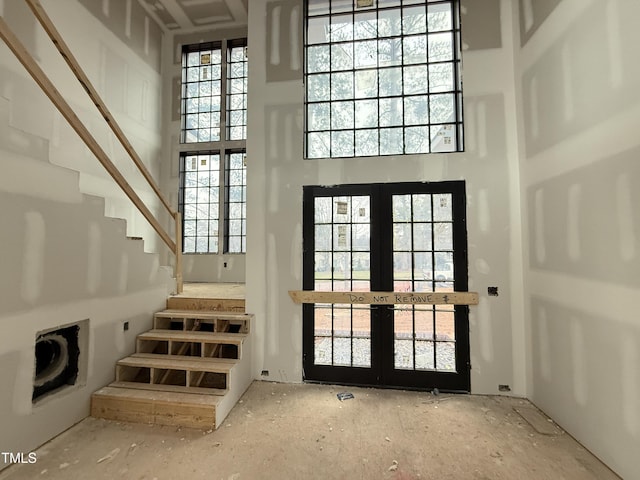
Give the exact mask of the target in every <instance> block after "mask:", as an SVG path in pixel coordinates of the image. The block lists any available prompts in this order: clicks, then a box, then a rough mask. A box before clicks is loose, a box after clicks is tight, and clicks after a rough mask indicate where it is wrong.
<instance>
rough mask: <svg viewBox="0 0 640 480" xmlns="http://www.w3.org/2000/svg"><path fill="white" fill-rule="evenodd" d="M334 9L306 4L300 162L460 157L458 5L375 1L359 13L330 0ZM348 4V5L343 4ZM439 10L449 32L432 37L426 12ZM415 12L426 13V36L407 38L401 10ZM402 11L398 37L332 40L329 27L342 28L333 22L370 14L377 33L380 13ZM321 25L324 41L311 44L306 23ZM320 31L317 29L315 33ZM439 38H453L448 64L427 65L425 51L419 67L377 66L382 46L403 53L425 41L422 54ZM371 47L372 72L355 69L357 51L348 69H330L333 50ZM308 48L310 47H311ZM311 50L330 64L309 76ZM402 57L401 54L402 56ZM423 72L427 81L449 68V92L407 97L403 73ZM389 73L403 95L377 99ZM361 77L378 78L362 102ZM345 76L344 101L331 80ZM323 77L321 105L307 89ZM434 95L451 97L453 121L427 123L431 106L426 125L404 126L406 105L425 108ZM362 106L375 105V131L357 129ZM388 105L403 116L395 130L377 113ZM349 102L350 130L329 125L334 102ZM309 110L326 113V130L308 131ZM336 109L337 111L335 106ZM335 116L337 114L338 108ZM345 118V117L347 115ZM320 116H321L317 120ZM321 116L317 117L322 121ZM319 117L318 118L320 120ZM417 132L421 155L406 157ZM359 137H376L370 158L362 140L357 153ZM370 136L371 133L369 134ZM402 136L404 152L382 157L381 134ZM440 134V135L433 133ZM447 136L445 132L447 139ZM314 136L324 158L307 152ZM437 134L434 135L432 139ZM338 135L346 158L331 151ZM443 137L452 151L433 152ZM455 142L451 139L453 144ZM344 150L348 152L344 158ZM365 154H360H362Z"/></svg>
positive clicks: (447, 0)
mask: <svg viewBox="0 0 640 480" xmlns="http://www.w3.org/2000/svg"><path fill="white" fill-rule="evenodd" d="M333 2H334V5H332V0H324V1H323V2H318V1H317V0H316V1H315V2H314V1H313V0H304V12H303V15H304V48H303V52H304V53H303V55H304V61H303V69H304V73H303V76H304V84H305V88H304V113H303V116H304V139H303V142H304V158H305V159H307V160H319V159H329V158H366V157H383V156H391V155H413V154H418V155H425V154H430V153H457V152H462V151H464V132H463V127H464V123H463V120H464V119H463V97H462V93H463V88H462V73H461V62H462V58H461V57H462V41H461V25H460V0H423V1H420V2H417V1H416V0H396V1H391V0H386V2H385V3H383V4H382V5H381V4H380V0H373V6H371V7H357V6H356V5H357V4H356V0H352V2H353V3H352V5H351V6H349V7H346V6H345V2H344V1H342V2H340V5H337V6H336V2H335V0H333ZM318 3H322V4H323V5H322V9H321V10H319V8H320V7H318V5H317V4H318ZM347 3H349V2H347ZM312 4H316V5H315V8H316V11H315V14H314V13H310V9H312V8H314V6H313V5H312ZM396 4H397V5H396ZM438 5H448V6H449V9H450V10H449V11H450V15H451V25H450V27H449V28H445V29H440V30H436V31H429V28H428V18H427V17H428V9H429V7H432V8H437V6H438ZM414 7H424V9H425V25H424V26H425V30H424V32H423V33H420V32H419V33H418V34H415V33H410V32H406V31H403V29H402V21H403V16H402V13H403V11H404V9H411V8H414ZM334 8H337V10H335V11H334V10H333V9H334ZM325 9H328V13H327V12H326V11H325ZM397 10H400V12H399V14H398V17H399V21H400V30H399V33H398V32H395V33H389V34H388V35H384V36H381V35H380V34H379V33H378V31H376V33H375V35H372V36H371V37H367V38H356V35H355V33H356V30H355V28H353V29H352V30H351V34H352V35H351V37H349V36H348V35H347V36H346V37H347V39H346V40H345V39H337V38H332V30H331V26H332V25H335V24H336V23H340V22H333V20H334V19H336V18H340V17H342V18H347V17H348V16H350V17H351V19H350V20H351V23H348V22H344V25H352V26H353V25H355V24H356V22H355V20H354V19H355V18H356V15H361V14H362V15H363V16H364V15H365V14H367V13H373V16H374V20H375V24H376V26H375V28H376V29H377V28H378V25H379V24H380V23H379V19H380V18H381V17H383V16H384V12H393V11H397ZM381 12H383V14H382V15H381ZM323 19H324V22H322V20H323ZM318 20H320V22H318V24H321V23H324V27H325V35H326V39H323V40H321V41H311V40H310V30H311V28H310V22H313V21H318ZM317 26H318V25H316V27H317ZM439 33H450V35H451V44H450V45H451V49H452V51H451V59H445V60H431V59H430V58H429V57H430V54H429V53H428V50H425V53H426V57H425V60H424V61H420V62H417V63H416V62H413V61H407V62H405V60H404V57H403V54H402V53H401V54H400V60H399V63H398V64H397V65H387V66H381V60H380V50H379V49H378V45H380V42H381V41H385V40H386V41H394V40H397V41H399V43H400V45H401V49H402V48H403V47H402V46H403V45H404V41H405V40H406V39H408V38H417V39H421V38H424V43H425V49H426V48H427V47H426V45H427V44H428V39H430V38H434V37H435V36H436V35H437V34H439ZM370 41H373V42H374V43H376V46H375V51H376V58H375V60H374V62H373V63H374V64H375V65H374V66H371V67H358V66H356V60H357V59H356V58H355V52H356V50H352V51H351V54H352V57H353V58H352V59H351V63H352V65H351V66H348V67H344V68H336V67H334V65H332V57H333V55H334V52H333V48H334V47H336V48H340V47H341V46H345V45H346V46H350V47H352V48H354V49H355V48H356V46H358V45H359V44H364V43H367V42H370ZM310 42H312V43H310ZM314 47H326V53H325V55H328V59H325V61H326V62H328V63H327V64H325V67H324V68H322V69H320V70H314V71H310V68H309V67H310V65H309V51H310V50H311V49H312V48H314ZM401 52H402V50H401ZM416 65H418V66H424V68H425V70H426V72H427V73H426V75H429V74H430V71H435V69H434V70H430V68H431V67H433V66H436V65H450V66H451V72H452V74H451V82H450V83H449V84H448V86H451V87H452V88H451V89H448V90H444V91H436V90H433V91H432V90H431V89H430V87H428V86H427V89H426V92H423V93H422V94H421V95H411V94H407V92H405V91H404V84H403V82H402V78H403V75H404V73H403V71H404V70H405V69H407V67H413V66H416ZM393 69H398V70H399V71H400V83H401V84H402V86H401V88H402V90H401V92H400V93H399V94H398V93H394V94H383V93H381V90H380V83H379V82H378V80H377V79H378V77H379V76H380V72H383V71H387V72H391V71H392V70H393ZM360 72H375V74H374V75H372V76H375V77H376V82H375V83H376V86H375V87H374V88H375V91H376V93H375V95H367V96H363V97H360V96H358V93H357V91H356V90H357V88H356V76H357V75H358V73H360ZM344 73H348V74H350V77H349V78H350V80H347V83H351V89H352V91H353V93H352V94H351V96H348V97H345V98H337V96H338V95H337V94H336V95H334V94H335V90H333V84H334V82H335V80H334V79H337V77H338V76H339V75H341V74H344ZM322 75H326V76H327V79H326V82H328V86H327V87H326V88H328V94H326V93H325V96H324V98H321V99H315V98H314V99H311V98H310V97H311V95H310V83H311V82H312V81H313V79H314V78H318V79H319V77H321V76H322ZM425 83H427V79H426V78H425ZM438 94H443V95H442V98H443V99H445V96H450V97H452V104H451V105H452V110H451V112H452V118H451V119H450V120H445V121H439V120H434V121H431V118H429V115H431V114H432V112H433V111H432V110H431V108H430V107H429V106H427V114H426V121H418V123H417V124H416V125H414V124H413V123H412V122H410V121H407V114H406V110H405V108H406V107H405V106H406V105H407V103H409V102H411V100H410V99H411V98H414V99H416V100H420V99H422V100H426V101H427V102H431V101H432V98H433V97H434V96H436V95H438ZM362 100H372V101H374V102H375V103H376V106H375V108H374V111H375V115H376V117H377V118H376V121H375V125H373V126H369V125H364V126H363V125H360V126H358V119H357V116H356V111H357V106H356V105H357V104H358V103H359V102H360V104H362V105H364V104H365V103H366V102H362ZM386 100H390V101H393V100H395V101H398V102H400V103H401V104H402V106H401V108H400V110H402V119H401V122H400V123H399V124H393V125H384V124H383V122H382V121H381V120H380V110H379V107H380V105H382V103H383V101H386ZM342 101H345V102H348V103H352V104H353V112H352V116H353V122H352V123H353V125H347V126H334V125H333V124H332V123H333V118H332V116H331V112H332V110H333V107H334V105H335V104H336V103H338V102H342ZM313 106H317V108H318V109H319V110H320V109H322V108H324V110H326V111H325V114H326V115H328V122H326V123H328V125H326V124H325V125H323V126H320V127H319V126H317V125H313V126H312V125H310V123H311V122H312V121H313V120H312V115H311V114H310V111H311V108H313ZM336 107H337V106H336ZM336 110H337V108H336ZM345 111H346V110H345ZM347 113H349V112H347ZM321 116H322V115H321ZM321 116H320V117H321ZM320 117H319V118H320ZM369 117H371V115H369ZM361 118H366V117H361ZM419 118H420V120H423V117H419ZM346 122H347V123H351V122H349V121H348V120H346ZM445 125H446V126H448V127H445V128H442V127H443V126H445ZM416 126H417V127H419V128H418V129H415V131H416V132H418V131H419V129H422V130H423V133H424V132H425V131H426V134H427V139H428V142H427V148H426V149H424V150H421V151H415V152H414V151H410V150H409V149H408V148H407V133H410V132H411V131H412V130H411V129H412V128H413V127H416ZM359 132H362V138H364V137H365V136H366V134H367V133H369V134H370V135H372V136H371V137H370V138H374V137H375V140H374V142H375V148H374V152H373V153H370V152H369V153H367V152H365V151H364V150H366V148H367V147H366V145H367V143H368V142H369V141H370V140H366V141H364V142H362V145H365V149H364V150H363V151H361V152H360V153H359V152H358V133H359ZM371 132H374V133H371ZM399 132H400V136H401V142H402V148H401V149H399V151H397V150H396V151H384V148H383V146H384V145H383V142H382V135H381V134H383V133H384V134H387V133H388V134H394V133H395V134H397V133H399ZM436 132H438V133H436ZM447 132H449V133H448V134H447ZM314 134H316V135H317V136H318V138H321V137H322V138H324V139H325V140H327V141H328V146H327V147H326V150H325V152H320V154H319V155H313V154H312V152H311V147H310V144H311V142H312V140H311V139H310V137H311V136H312V135H314ZM434 134H435V135H434ZM341 135H344V136H345V138H346V137H350V138H348V140H347V141H348V142H350V143H349V144H348V147H349V148H347V149H346V150H345V152H346V153H345V152H339V151H338V152H336V149H335V147H334V143H333V142H334V138H336V137H339V136H341ZM439 136H441V137H442V141H443V145H446V142H447V139H449V140H452V148H450V149H447V148H439V149H435V148H434V144H435V145H437V143H436V142H435V141H434V139H435V138H437V137H439ZM452 137H453V138H452ZM347 150H348V152H347ZM363 152H364V153H363Z"/></svg>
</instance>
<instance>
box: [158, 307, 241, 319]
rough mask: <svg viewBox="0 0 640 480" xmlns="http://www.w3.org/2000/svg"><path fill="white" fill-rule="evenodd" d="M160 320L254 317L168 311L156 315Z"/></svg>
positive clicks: (238, 314) (190, 311)
mask: <svg viewBox="0 0 640 480" xmlns="http://www.w3.org/2000/svg"><path fill="white" fill-rule="evenodd" d="M155 316H156V317H160V318H194V319H212V320H216V319H219V320H249V319H250V318H251V317H253V315H251V314H248V313H234V312H207V311H202V310H174V309H167V310H163V311H161V312H157V313H156V314H155Z"/></svg>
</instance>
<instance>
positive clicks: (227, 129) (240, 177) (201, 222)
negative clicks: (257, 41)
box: [180, 39, 247, 253]
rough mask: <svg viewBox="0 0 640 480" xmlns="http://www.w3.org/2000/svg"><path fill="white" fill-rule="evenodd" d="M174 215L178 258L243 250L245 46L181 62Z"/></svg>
mask: <svg viewBox="0 0 640 480" xmlns="http://www.w3.org/2000/svg"><path fill="white" fill-rule="evenodd" d="M180 118H181V136H180V140H181V146H180V211H181V212H182V214H183V251H184V253H244V252H245V248H246V160H245V151H246V138H247V56H246V39H243V40H233V41H227V40H224V41H220V42H212V43H204V44H198V45H187V46H185V47H184V48H183V55H182V104H181V117H180Z"/></svg>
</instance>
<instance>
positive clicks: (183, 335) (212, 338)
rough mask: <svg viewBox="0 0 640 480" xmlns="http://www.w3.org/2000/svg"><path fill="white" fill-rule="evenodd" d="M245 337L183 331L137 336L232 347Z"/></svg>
mask: <svg viewBox="0 0 640 480" xmlns="http://www.w3.org/2000/svg"><path fill="white" fill-rule="evenodd" d="M246 337H247V335H246V334H244V333H228V332H202V331H183V330H163V329H154V330H149V331H147V332H144V333H141V334H140V335H138V339H139V340H172V341H177V342H193V343H201V342H208V343H227V344H232V345H240V344H241V343H242V341H243V340H244V339H245V338H246Z"/></svg>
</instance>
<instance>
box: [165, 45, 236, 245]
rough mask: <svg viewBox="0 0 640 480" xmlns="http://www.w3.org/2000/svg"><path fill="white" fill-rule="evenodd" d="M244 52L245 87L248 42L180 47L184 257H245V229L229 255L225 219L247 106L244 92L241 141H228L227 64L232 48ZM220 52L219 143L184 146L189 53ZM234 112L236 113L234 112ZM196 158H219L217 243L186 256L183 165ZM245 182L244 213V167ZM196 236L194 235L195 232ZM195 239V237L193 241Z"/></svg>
mask: <svg viewBox="0 0 640 480" xmlns="http://www.w3.org/2000/svg"><path fill="white" fill-rule="evenodd" d="M238 47H240V48H243V49H244V52H245V66H244V74H245V76H244V77H242V78H244V79H245V86H246V78H247V74H246V72H247V69H248V62H247V61H246V58H247V53H246V48H247V39H246V38H240V39H222V40H216V41H213V42H201V43H197V44H189V45H183V46H182V56H181V64H180V71H181V73H182V77H181V85H180V92H181V93H180V130H179V138H180V143H179V146H178V155H179V195H178V209H179V211H180V212H181V213H182V227H183V228H182V237H183V254H185V255H221V254H224V255H227V254H229V255H244V254H245V253H246V229H244V231H243V232H242V233H243V236H242V240H241V245H242V247H243V248H242V249H241V251H238V252H235V251H233V252H230V251H229V239H228V237H229V219H228V218H227V214H228V206H227V203H228V195H229V191H228V185H227V183H228V180H229V175H228V171H227V170H228V168H227V166H228V165H229V159H228V157H229V156H230V155H231V154H237V153H242V154H243V155H245V156H246V118H247V115H246V102H247V90H246V88H245V91H244V107H245V109H244V110H245V114H244V119H245V124H244V125H242V127H244V138H243V139H236V140H230V139H229V138H230V132H231V125H230V124H231V122H230V117H229V115H230V108H229V107H230V102H231V99H230V95H231V92H230V81H231V78H230V63H231V51H232V49H233V48H238ZM215 49H219V50H220V58H221V68H220V70H221V73H220V112H219V114H220V139H219V140H213V141H206V142H185V136H186V135H185V128H184V127H185V121H186V120H185V115H186V112H185V109H186V98H187V97H186V92H185V90H186V85H187V83H188V82H186V75H185V70H186V66H185V64H186V58H187V57H186V56H187V55H188V54H189V53H194V52H200V51H203V50H205V51H206V50H215ZM236 111H237V110H236ZM197 155H218V156H219V172H218V173H219V181H218V185H217V188H218V218H217V221H218V235H217V237H218V242H217V250H216V251H211V250H208V251H206V252H197V251H194V252H192V251H189V252H185V251H184V247H185V242H184V239H185V228H184V227H185V215H184V213H185V203H184V200H185V199H184V190H185V188H186V185H185V175H184V173H185V164H184V162H185V161H186V158H187V157H189V156H197ZM243 178H244V185H243V187H244V190H245V203H244V207H243V211H244V212H246V164H245V170H244V174H243ZM242 220H243V221H244V222H245V223H246V215H245V218H243V219H242ZM196 233H197V232H196ZM195 238H196V239H197V238H198V237H197V235H196V237H195ZM196 241H197V240H196Z"/></svg>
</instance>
